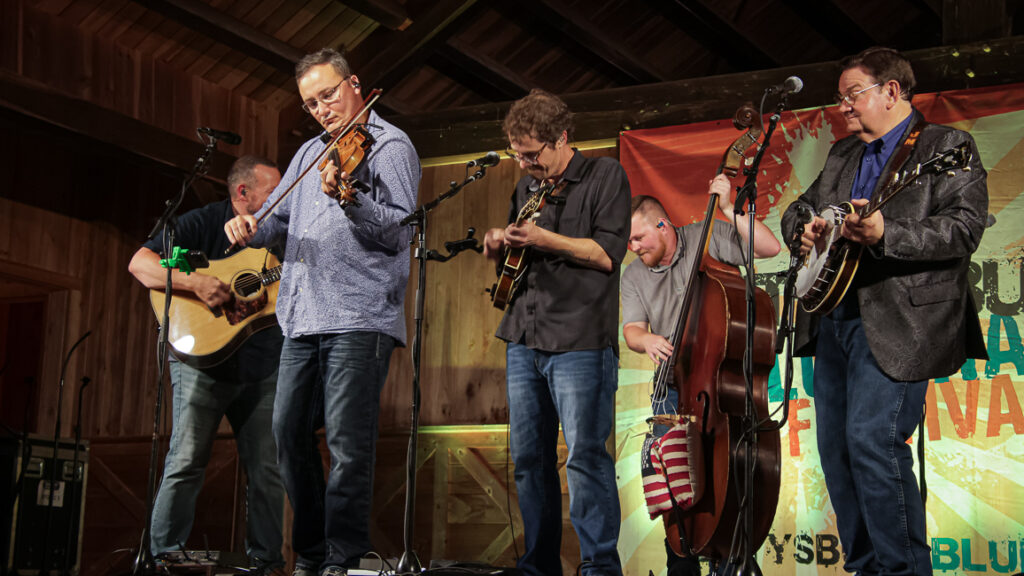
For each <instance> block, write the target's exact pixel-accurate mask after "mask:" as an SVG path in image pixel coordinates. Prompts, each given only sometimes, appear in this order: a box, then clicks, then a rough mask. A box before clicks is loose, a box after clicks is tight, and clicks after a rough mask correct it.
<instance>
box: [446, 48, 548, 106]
mask: <svg viewBox="0 0 1024 576" xmlns="http://www.w3.org/2000/svg"><path fill="white" fill-rule="evenodd" d="M427 63H428V64H430V66H432V67H433V68H434V69H435V70H437V71H438V72H440V73H442V74H444V75H445V76H447V77H449V78H451V79H452V80H454V81H456V82H458V83H459V84H461V85H462V86H465V87H466V88H468V89H469V90H471V91H473V92H475V93H477V94H479V95H480V96H482V97H483V98H484V99H485V100H489V101H491V102H501V101H504V100H515V99H516V98H520V97H522V96H525V95H526V93H527V92H528V91H529V90H528V89H526V88H524V87H523V86H520V85H519V84H517V83H516V82H515V81H513V80H510V79H509V78H506V77H504V76H502V75H501V74H500V73H498V71H496V70H495V69H492V68H490V67H488V66H487V65H486V64H483V63H482V62H481V61H480V60H479V59H477V58H473V57H472V56H470V55H469V54H466V53H464V52H462V51H461V50H458V49H456V48H455V47H453V46H452V45H451V44H443V45H442V46H441V47H440V48H438V49H437V50H436V51H435V52H434V53H433V54H432V55H431V56H430V58H429V59H428V60H427Z"/></svg>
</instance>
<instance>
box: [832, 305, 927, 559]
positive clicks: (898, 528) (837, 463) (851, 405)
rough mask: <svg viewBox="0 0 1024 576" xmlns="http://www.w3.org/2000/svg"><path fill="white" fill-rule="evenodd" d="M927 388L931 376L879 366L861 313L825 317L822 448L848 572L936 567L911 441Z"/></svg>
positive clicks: (918, 420)
mask: <svg viewBox="0 0 1024 576" xmlns="http://www.w3.org/2000/svg"><path fill="white" fill-rule="evenodd" d="M837 311H838V310H837ZM836 316H839V317H838V318H836ZM927 389H928V381H919V382H897V381H894V380H892V379H890V378H889V377H888V376H886V375H885V373H884V372H882V370H881V368H879V367H878V364H877V363H876V362H875V358H874V356H872V354H871V350H870V348H869V347H868V342H867V339H866V337H865V335H864V327H863V326H862V324H861V319H860V317H859V316H853V317H847V318H843V317H842V315H841V314H836V313H833V317H826V318H823V319H822V320H821V327H820V330H819V334H818V344H817V359H816V362H815V365H814V399H815V413H816V425H817V429H818V430H817V436H818V451H819V453H820V454H821V468H822V471H823V472H824V474H825V484H826V486H827V487H828V493H829V498H830V499H831V501H832V507H833V508H834V509H835V511H836V524H837V526H838V528H839V538H840V540H841V542H842V545H843V552H844V553H845V555H846V564H845V568H846V570H847V571H850V572H856V573H858V574H885V575H887V576H889V575H904V574H931V573H932V566H931V555H930V552H929V548H928V540H927V534H926V527H925V514H924V502H923V501H922V500H921V493H920V491H919V490H918V486H917V482H916V479H915V477H914V471H913V469H912V465H913V455H912V451H911V448H910V446H908V445H907V443H906V440H907V439H908V438H910V436H911V434H912V433H913V432H914V429H915V428H916V427H917V425H918V423H919V422H920V421H921V415H922V413H923V411H924V401H925V392H926V391H927Z"/></svg>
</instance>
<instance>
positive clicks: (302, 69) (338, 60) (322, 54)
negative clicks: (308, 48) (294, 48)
mask: <svg viewBox="0 0 1024 576" xmlns="http://www.w3.org/2000/svg"><path fill="white" fill-rule="evenodd" d="M321 64H330V65H331V66H333V67H334V70H335V71H336V72H337V73H338V74H340V75H341V76H342V77H344V78H348V77H349V76H351V75H352V69H351V68H349V66H348V60H345V57H344V56H342V55H341V52H338V51H337V50H335V49H334V48H321V49H320V50H317V51H316V52H313V53H312V54H306V55H305V56H303V57H302V60H299V62H298V64H296V65H295V80H296V81H299V80H302V77H303V76H305V75H306V73H307V72H309V69H310V68H312V67H314V66H319V65H321Z"/></svg>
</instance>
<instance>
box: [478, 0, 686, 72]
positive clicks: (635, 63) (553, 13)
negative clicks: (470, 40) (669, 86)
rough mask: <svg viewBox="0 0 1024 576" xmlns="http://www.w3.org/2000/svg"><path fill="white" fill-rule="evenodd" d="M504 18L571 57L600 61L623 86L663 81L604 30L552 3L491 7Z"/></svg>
mask: <svg viewBox="0 0 1024 576" xmlns="http://www.w3.org/2000/svg"><path fill="white" fill-rule="evenodd" d="M495 7H496V8H498V9H499V10H501V11H502V13H503V14H504V15H505V17H506V18H510V19H515V20H519V21H520V22H524V23H525V26H524V27H526V28H527V29H533V30H538V29H541V30H545V29H546V32H541V33H540V34H538V36H546V37H550V38H552V39H554V40H555V41H556V42H558V43H561V44H563V45H564V46H566V48H567V49H568V50H569V51H570V52H573V53H575V54H580V53H582V54H583V55H584V56H587V55H589V58H586V60H593V59H594V58H595V57H596V58H598V59H600V61H601V62H603V63H604V64H605V65H606V67H608V68H611V69H613V70H614V71H615V72H617V76H619V77H620V79H622V80H624V82H623V83H625V84H647V83H651V82H662V81H664V80H666V78H665V77H664V76H662V74H661V73H659V72H658V71H657V70H655V69H654V68H652V67H651V66H650V65H648V64H647V62H645V61H644V59H643V58H641V57H640V56H638V55H637V54H635V52H634V51H633V50H631V49H630V48H628V47H627V46H626V45H625V44H624V43H622V42H621V41H619V40H617V39H616V37H615V36H614V35H611V34H609V33H608V32H607V31H606V30H601V29H599V28H598V27H597V26H595V25H594V24H593V23H592V22H590V21H589V20H588V19H587V17H586V15H585V14H582V13H581V12H580V11H579V10H577V9H574V8H569V7H567V6H565V5H564V4H561V3H559V2H553V1H552V0H520V1H519V2H514V3H513V2H503V3H499V4H498V5H497V6H495Z"/></svg>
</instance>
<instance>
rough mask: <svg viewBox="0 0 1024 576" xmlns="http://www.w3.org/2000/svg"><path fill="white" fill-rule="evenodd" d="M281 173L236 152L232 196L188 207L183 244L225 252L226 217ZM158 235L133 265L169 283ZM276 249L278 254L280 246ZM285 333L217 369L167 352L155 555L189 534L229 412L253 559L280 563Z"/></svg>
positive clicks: (213, 282) (220, 287)
mask: <svg viewBox="0 0 1024 576" xmlns="http://www.w3.org/2000/svg"><path fill="white" fill-rule="evenodd" d="M280 181H281V174H280V172H279V171H278V169H277V167H276V165H275V164H274V163H272V162H270V161H269V160H264V159H262V158H257V157H255V156H243V157H241V158H239V159H238V160H237V161H236V162H235V163H234V165H233V166H232V167H231V171H230V172H229V174H228V188H229V194H230V197H229V198H228V199H225V200H221V201H219V202H214V203H212V204H208V205H206V206H204V207H202V208H197V209H195V210H191V211H189V212H186V213H185V214H183V215H181V216H180V217H179V218H178V221H177V225H176V226H175V235H176V239H175V242H176V244H177V245H178V246H182V247H184V248H188V249H191V250H202V251H203V252H204V253H205V254H206V255H207V256H208V257H209V258H211V259H212V258H214V257H220V256H221V255H223V254H224V252H225V251H226V250H227V248H228V245H229V242H228V240H227V238H226V237H225V236H224V223H225V222H227V221H228V220H230V219H231V218H234V217H235V216H236V215H239V214H252V213H254V212H255V211H256V210H258V209H259V208H260V206H262V205H263V202H264V201H265V200H266V199H267V197H268V196H269V195H270V193H271V192H272V191H273V190H274V188H275V187H276V186H277V184H278V182H280ZM161 236H162V235H158V236H157V237H156V238H154V239H153V240H151V241H150V242H148V243H146V244H144V245H143V246H142V247H141V248H139V249H138V251H137V252H136V253H135V255H134V256H133V257H132V260H131V263H130V264H129V265H128V270H129V271H130V272H131V273H132V274H133V275H134V276H135V278H136V279H138V281H139V282H141V283H142V284H143V285H144V286H146V287H147V288H151V289H158V290H163V289H164V288H165V286H166V282H167V271H166V270H165V269H164V268H162V267H161V266H160V255H161V254H163V253H164V247H163V245H162V238H161ZM275 253H276V254H277V255H278V257H280V255H281V254H280V251H277V250H275ZM172 282H173V285H174V288H175V289H176V290H182V291H187V292H191V293H193V294H195V296H196V297H197V298H199V299H200V300H202V301H203V302H205V303H206V304H207V305H208V306H209V307H210V308H212V309H216V308H217V307H219V306H221V305H222V304H225V303H226V302H227V301H228V299H229V298H230V297H231V293H230V291H229V288H228V286H227V285H226V284H224V283H223V282H222V281H220V280H219V279H217V278H216V277H214V276H210V275H205V274H203V273H202V272H200V271H196V272H192V273H191V274H189V275H186V274H184V273H183V272H180V271H177V270H175V271H174V272H172ZM281 342H282V336H281V330H280V329H279V328H278V327H277V325H276V324H275V325H274V326H272V327H270V328H267V329H265V330H261V331H259V332H256V333H255V334H253V335H252V336H250V337H249V339H248V340H247V341H246V342H245V344H243V345H242V346H241V347H240V348H239V349H238V350H237V351H236V352H235V353H234V354H233V355H231V356H229V357H228V358H227V359H226V360H225V361H223V362H221V363H219V364H217V365H216V366H214V367H212V368H207V369H205V370H199V369H196V368H193V367H191V366H188V365H186V364H185V363H183V362H179V361H177V360H176V359H175V358H173V357H172V358H171V359H170V363H169V367H170V374H171V387H172V390H173V394H174V395H173V403H174V404H173V408H174V412H173V421H172V431H171V443H170V449H169V450H168V452H167V458H166V460H165V462H164V473H163V480H162V481H161V482H160V489H159V491H158V492H157V496H156V502H155V504H154V508H153V523H152V526H151V527H150V531H151V538H150V547H151V550H152V552H153V554H154V556H156V557H157V558H158V559H159V555H160V554H162V553H165V552H171V551H177V550H180V549H181V548H182V546H185V545H186V544H187V543H188V537H189V533H190V532H191V530H192V522H193V518H194V515H195V507H196V498H197V496H198V495H199V490H200V489H201V488H202V485H203V477H204V475H205V472H206V465H207V463H208V462H209V459H210V450H211V447H212V445H213V440H214V437H215V436H216V434H217V428H218V427H219V426H220V421H221V419H222V418H223V417H224V416H227V418H228V422H230V424H231V428H232V430H233V431H234V434H235V441H236V443H237V445H238V453H239V457H240V458H241V461H242V464H243V465H244V466H245V474H246V477H247V479H248V484H247V489H246V499H247V500H246V510H247V517H248V518H247V532H246V546H247V550H246V553H247V554H248V556H249V559H250V565H251V566H253V567H256V568H264V569H269V568H270V567H273V566H275V565H279V564H280V563H281V561H282V555H281V544H282V535H281V524H282V517H283V514H284V488H283V487H282V485H281V477H280V475H279V473H278V468H277V448H276V446H275V444H274V436H273V433H272V430H271V422H272V417H273V408H274V393H275V390H276V386H277V368H278V360H279V357H280V352H281ZM196 547H198V546H196Z"/></svg>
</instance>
